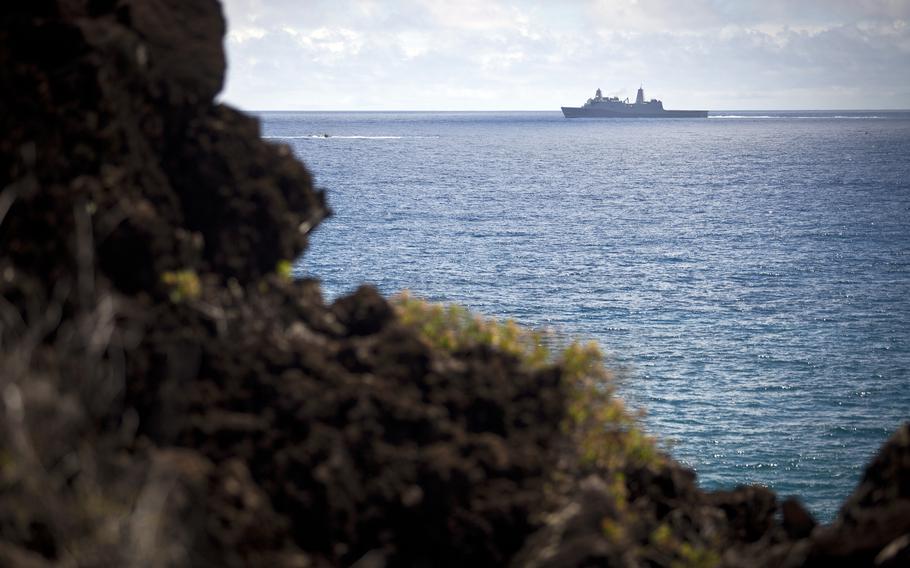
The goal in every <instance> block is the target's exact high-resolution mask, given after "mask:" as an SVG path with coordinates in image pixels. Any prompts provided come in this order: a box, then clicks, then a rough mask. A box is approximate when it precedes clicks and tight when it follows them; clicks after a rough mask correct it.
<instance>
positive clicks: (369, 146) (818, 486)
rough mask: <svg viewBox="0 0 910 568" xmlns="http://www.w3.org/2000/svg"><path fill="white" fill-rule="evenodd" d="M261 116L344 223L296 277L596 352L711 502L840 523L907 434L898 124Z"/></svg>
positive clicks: (908, 366)
mask: <svg viewBox="0 0 910 568" xmlns="http://www.w3.org/2000/svg"><path fill="white" fill-rule="evenodd" d="M260 117H261V119H262V121H263V133H264V135H266V136H268V137H270V138H271V139H273V141H275V142H282V143H286V144H288V145H290V147H291V148H292V149H293V151H294V152H295V153H296V155H297V156H299V157H300V158H301V159H302V160H303V161H304V162H305V164H306V165H307V167H308V168H310V170H311V171H312V172H314V175H315V179H316V181H317V184H318V185H319V186H321V187H323V188H325V189H326V190H327V192H328V201H329V203H330V205H331V207H332V209H333V210H334V216H333V217H332V218H331V219H329V220H328V221H326V222H325V223H324V224H323V225H322V226H321V228H319V229H318V230H317V232H316V233H315V235H314V238H313V240H312V246H311V249H310V250H309V251H308V252H307V253H306V255H305V256H304V257H303V258H302V259H301V260H300V261H299V263H298V267H297V268H298V271H299V273H301V274H307V275H313V276H316V277H318V278H320V279H321V280H322V281H323V284H324V289H325V292H326V295H327V296H329V297H335V296H337V295H340V294H343V293H345V292H347V291H350V290H351V289H353V287H354V286H355V285H356V284H357V283H360V282H372V283H375V284H376V285H377V286H378V287H379V288H380V289H381V290H382V291H383V292H385V293H394V292H396V291H399V290H401V289H404V288H407V289H410V290H412V291H413V292H414V293H416V294H418V295H421V296H424V297H427V298H430V299H433V300H443V301H451V302H458V303H460V304H464V305H467V306H469V307H471V308H474V309H476V310H479V311H481V312H484V313H486V314H490V315H495V316H505V317H511V318H514V319H516V320H517V321H519V322H522V323H525V324H528V325H531V326H535V327H547V328H554V329H556V330H558V331H559V332H560V333H562V334H567V335H569V336H578V337H583V338H593V339H596V340H597V341H599V342H600V344H601V345H602V346H603V348H604V350H605V351H606V352H607V353H608V354H609V355H610V357H611V365H613V366H614V367H615V368H616V369H618V375H619V376H620V383H621V386H620V389H621V392H622V394H623V396H624V397H625V398H626V399H627V400H629V401H630V402H631V404H632V405H634V406H640V407H644V408H645V409H646V411H647V416H646V418H645V421H646V424H647V427H648V428H649V429H650V430H651V431H653V432H655V433H657V434H659V435H660V436H661V437H664V438H670V439H673V440H675V443H674V445H673V446H672V447H671V452H672V454H673V455H674V456H675V457H676V458H677V459H679V460H681V461H683V462H684V463H686V464H688V465H690V466H691V467H693V468H695V469H696V470H697V472H698V475H699V480H700V483H701V484H702V485H703V486H704V487H708V488H720V487H732V486H734V485H736V484H741V483H761V484H765V485H768V486H770V487H773V488H774V489H776V490H777V491H779V492H781V493H782V494H784V495H790V494H796V495H799V496H801V497H802V498H803V500H804V501H805V502H806V503H807V505H808V506H809V508H810V509H811V510H812V511H813V512H814V513H815V514H816V515H817V516H819V517H820V518H821V519H823V520H830V519H831V518H832V517H833V515H834V514H835V512H836V510H837V507H838V505H839V503H840V501H841V500H843V498H844V497H846V496H847V495H848V494H849V493H850V492H851V491H852V489H853V487H854V485H855V483H856V482H857V480H858V478H859V476H860V474H861V471H862V468H863V467H864V464H865V463H866V462H867V461H868V460H869V459H870V458H871V457H872V455H873V454H874V452H875V451H876V449H877V448H878V446H879V445H880V444H881V443H882V442H883V441H884V440H885V439H886V438H887V437H888V435H889V434H890V433H891V432H892V431H893V430H894V429H895V428H896V427H897V426H898V425H899V424H900V423H901V422H902V421H905V420H908V419H910V113H893V112H878V111H875V112H865V113H863V112H852V113H848V112H791V113H761V112H759V113H754V112H753V113H747V112H729V113H713V114H712V116H711V117H710V118H708V119H701V120H697V119H694V120H654V119H650V120H648V119H643V120H622V121H609V120H565V119H563V118H562V116H561V115H560V114H559V113H548V112H535V113H529V112H517V113H262V114H261V115H260ZM323 134H329V135H330V137H329V138H326V137H324V136H323Z"/></svg>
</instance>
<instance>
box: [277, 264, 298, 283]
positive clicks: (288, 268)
mask: <svg viewBox="0 0 910 568" xmlns="http://www.w3.org/2000/svg"><path fill="white" fill-rule="evenodd" d="M293 272H294V264H293V263H292V262H291V261H290V260H279V261H278V264H276V265H275V273H276V274H277V275H278V276H280V277H281V278H283V279H285V280H290V279H291V278H292V277H293V275H294V274H293Z"/></svg>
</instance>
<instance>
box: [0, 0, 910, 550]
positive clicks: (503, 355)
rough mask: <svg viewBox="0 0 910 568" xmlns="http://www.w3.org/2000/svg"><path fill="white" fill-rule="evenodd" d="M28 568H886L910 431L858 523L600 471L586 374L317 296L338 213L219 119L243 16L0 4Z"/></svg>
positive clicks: (252, 124)
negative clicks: (449, 345) (587, 457)
mask: <svg viewBox="0 0 910 568" xmlns="http://www.w3.org/2000/svg"><path fill="white" fill-rule="evenodd" d="M0 19H2V24H3V25H2V27H0V90H2V99H0V100H2V107H0V136H2V138H0V176H2V177H0V370H2V376H0V565H12V566H49V565H59V564H76V565H88V566H95V565H97V566H108V565H132V564H135V565H149V566H158V565H174V566H176V565H218V566H248V565H253V566H300V567H303V566H340V565H358V566H361V567H364V566H377V567H378V566H402V565H403V566H431V565H432V566H444V565H451V566H462V565H468V564H473V565H504V564H507V563H509V562H511V563H513V564H514V565H528V566H585V565H620V566H623V565H628V566H639V565H651V566H662V565H667V566H669V565H674V564H679V563H682V564H686V563H688V564H692V565H698V564H706V565H710V564H717V563H725V564H728V565H732V566H745V565H756V566H764V565H786V566H797V565H818V566H828V565H880V566H898V565H901V564H902V563H904V562H905V561H906V559H907V555H908V554H910V541H908V538H907V534H908V533H910V486H908V479H910V474H908V471H910V461H908V460H910V427H907V426H905V427H904V428H902V429H901V430H900V431H899V432H898V433H897V434H896V435H895V437H894V438H893V439H892V440H891V441H890V442H889V444H888V445H886V447H885V448H884V449H883V450H882V452H881V453H880V455H879V457H878V458H877V459H876V461H875V462H873V464H872V465H871V466H870V468H869V470H868V471H867V474H866V476H865V478H864V479H863V481H862V483H861V484H860V486H859V488H858V489H857V491H856V493H855V494H854V496H853V497H851V498H850V499H849V500H848V502H847V503H846V504H845V505H844V509H843V510H842V512H841V514H840V515H839V517H838V519H837V520H836V521H835V522H834V523H833V524H832V525H830V526H825V527H819V526H815V523H814V521H813V520H812V518H811V516H809V515H808V513H806V512H805V510H804V509H802V507H801V506H800V505H799V504H798V503H797V502H795V501H785V502H784V503H783V504H782V505H779V504H778V501H777V498H776V496H775V495H774V494H773V493H772V492H770V491H768V490H766V489H762V488H756V487H748V488H738V489H735V490H733V491H729V492H721V493H714V494H707V493H704V492H702V491H700V490H699V489H698V487H697V486H696V485H695V480H694V475H693V474H692V473H691V472H690V471H688V470H686V469H685V468H683V467H682V466H679V465H678V464H675V463H674V462H672V461H671V460H668V459H665V458H661V459H657V460H652V461H650V462H647V463H644V462H642V463H638V462H628V463H625V462H624V463H623V464H621V465H619V466H615V467H606V466H592V465H590V464H586V463H584V461H583V460H582V459H580V456H579V455H578V454H579V452H578V451H577V448H574V447H573V445H572V444H573V440H572V438H571V436H570V435H569V434H568V433H567V431H566V428H565V424H566V419H567V413H568V412H569V410H568V409H569V408H570V407H569V405H568V402H567V401H568V397H569V394H570V393H569V386H568V385H567V382H566V373H565V372H564V369H562V368H561V367H560V366H559V365H550V366H543V367H532V366H528V365H526V364H524V363H523V362H522V361H521V359H520V358H519V357H516V356H515V355H513V354H510V353H508V352H505V351H503V350H500V349H495V348H493V347H490V346H489V345H483V344H479V343H478V344H476V345H473V346H470V347H468V348H463V349H459V350H455V351H454V352H453V351H443V350H440V349H437V348H434V347H432V346H431V345H430V344H428V343H427V342H426V341H424V340H423V338H422V337H421V334H420V333H419V331H418V330H416V329H415V328H414V327H413V326H408V325H405V324H404V323H402V321H401V320H400V318H399V317H398V316H397V315H396V312H395V310H394V309H393V307H392V306H391V305H390V304H389V303H388V302H387V301H386V300H385V299H384V298H382V297H380V296H379V295H378V294H377V293H376V292H375V291H374V290H372V289H370V288H361V289H360V290H358V291H357V292H356V293H355V294H353V295H351V296H349V297H347V298H343V299H341V300H339V301H337V302H335V303H334V304H331V305H326V304H325V302H324V301H323V299H322V297H321V294H320V291H319V288H318V284H317V283H316V282H312V281H297V282H294V281H290V280H289V279H288V278H286V277H285V276H283V275H282V272H283V270H282V268H281V267H282V263H283V262H285V261H288V260H290V259H292V258H294V257H296V256H297V255H298V254H300V253H302V252H303V251H304V249H305V247H306V244H307V235H308V233H309V232H310V231H311V230H312V229H313V228H314V227H315V226H316V225H317V224H318V223H319V222H320V221H321V220H322V219H323V218H324V217H326V216H327V215H328V213H329V211H328V208H327V206H326V204H325V200H324V197H323V194H322V193H321V192H320V191H318V190H316V189H315V188H314V187H313V184H312V180H311V178H310V176H309V174H308V173H307V171H306V170H305V168H304V167H303V165H301V164H300V163H299V162H298V161H296V160H295V159H294V158H293V157H292V156H291V153H290V152H289V150H288V149H287V148H286V147H283V146H275V145H271V144H268V143H265V142H264V141H262V140H261V139H260V138H259V128H258V124H257V122H256V121H255V119H253V118H250V117H248V116H245V115H243V114H241V113H239V112H237V111H234V110H232V109H230V108H227V107H225V106H223V105H218V104H215V103H213V97H214V96H215V94H216V93H217V92H218V91H219V90H220V88H221V84H222V80H223V74H224V66H225V62H224V54H223V51H222V48H221V38H222V36H223V34H224V20H223V18H222V15H221V11H220V8H219V6H218V5H217V3H215V1H214V0H35V1H32V2H19V1H12V2H8V3H6V4H5V5H4V7H3V8H2V9H0Z"/></svg>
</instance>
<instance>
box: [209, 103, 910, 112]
mask: <svg viewBox="0 0 910 568" xmlns="http://www.w3.org/2000/svg"><path fill="white" fill-rule="evenodd" d="M222 104H226V105H227V106H231V107H233V108H235V109H237V110H240V111H242V112H561V109H551V108H546V109H391V108H389V109H385V108H384V109H319V108H315V109H314V108H309V109H295V108H286V109H275V108H271V109H248V108H241V107H239V106H235V105H232V104H230V103H222ZM699 110H704V109H699ZM707 112H910V108H757V109H745V108H729V109H708V111H707Z"/></svg>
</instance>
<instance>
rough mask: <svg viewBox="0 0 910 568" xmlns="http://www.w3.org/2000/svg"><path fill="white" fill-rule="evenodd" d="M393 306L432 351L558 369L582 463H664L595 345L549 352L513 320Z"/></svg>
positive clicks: (542, 340) (541, 338)
mask: <svg viewBox="0 0 910 568" xmlns="http://www.w3.org/2000/svg"><path fill="white" fill-rule="evenodd" d="M392 303H393V305H394V307H395V309H396V311H397V313H398V316H399V319H400V320H401V321H402V322H403V323H405V324H407V325H411V326H414V327H416V328H417V329H418V330H419V331H420V334H421V336H422V337H423V338H424V340H425V341H427V342H428V343H429V344H430V345H432V346H433V347H436V348H439V349H442V350H445V351H450V352H455V351H459V350H464V349H468V348H470V347H472V346H476V345H489V346H491V347H493V348H495V349H498V350H500V351H502V352H504V353H508V354H510V355H513V356H515V357H517V358H518V359H519V360H520V361H522V362H523V363H524V364H525V365H526V366H528V367H529V368H531V369H541V368H544V367H546V366H549V365H557V366H558V367H559V368H560V369H561V371H562V376H563V380H564V381H565V386H566V390H567V394H568V404H567V409H566V411H567V412H566V416H567V417H566V419H565V421H564V422H563V424H562V428H563V431H564V432H565V433H566V434H568V435H570V436H571V437H572V438H573V440H574V441H575V443H576V447H577V449H578V453H579V456H580V458H581V462H582V464H583V465H585V466H590V467H592V468H595V469H597V470H600V471H603V469H607V470H610V471H616V472H621V471H623V470H624V469H625V467H626V466H628V465H647V464H653V463H655V462H656V461H657V460H660V459H662V458H661V456H660V453H659V452H658V451H657V448H656V446H655V443H654V440H653V439H651V438H650V437H649V436H647V435H646V434H645V433H644V432H643V431H642V430H641V428H640V426H639V424H638V419H637V417H636V416H635V415H633V414H632V413H630V412H629V411H628V410H627V409H626V408H625V405H623V403H622V401H621V400H620V399H619V398H618V397H616V396H614V388H613V384H612V375H611V374H610V373H609V372H608V371H607V369H606V367H605V366H604V362H603V355H602V353H601V351H600V349H599V348H598V347H597V344H596V343H594V342H589V343H580V342H577V341H573V342H570V343H569V344H568V345H566V346H565V347H563V348H562V349H554V350H551V349H550V348H549V347H548V344H552V343H554V342H553V341H552V338H549V337H548V336H547V335H545V334H544V333H542V332H539V331H534V330H529V329H526V328H523V327H521V326H519V325H517V324H516V323H515V322H514V321H512V320H506V321H505V322H499V321H496V320H495V319H491V318H484V317H481V316H478V315H475V314H472V313H471V312H470V311H468V310H466V309H465V308H462V307H460V306H455V305H448V306H445V305H441V304H434V303H430V302H427V301H425V300H420V299H417V298H413V297H412V296H411V295H410V294H408V293H407V292H404V293H402V294H400V295H398V296H396V297H395V298H393V300H392Z"/></svg>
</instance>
